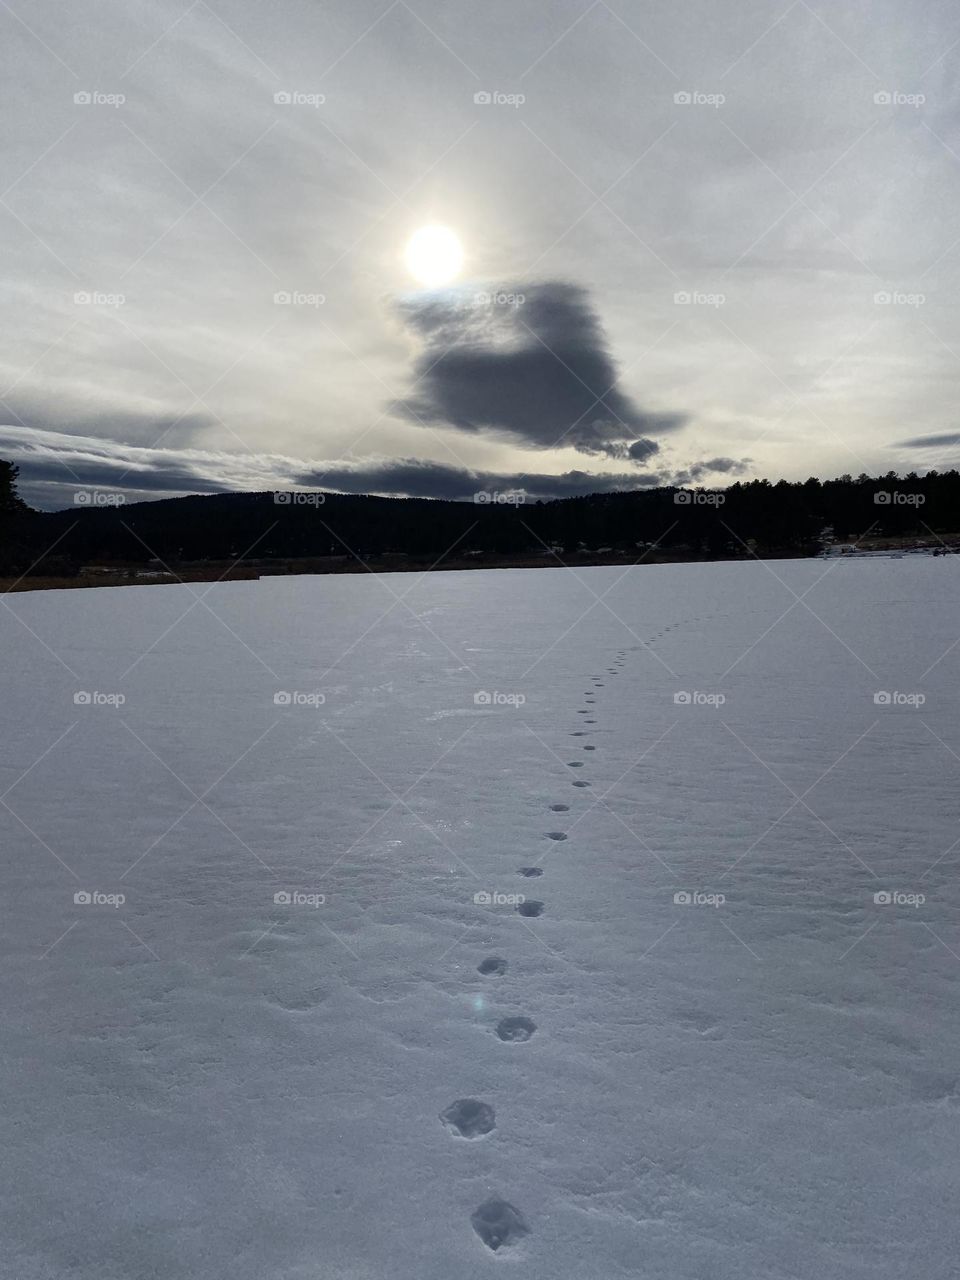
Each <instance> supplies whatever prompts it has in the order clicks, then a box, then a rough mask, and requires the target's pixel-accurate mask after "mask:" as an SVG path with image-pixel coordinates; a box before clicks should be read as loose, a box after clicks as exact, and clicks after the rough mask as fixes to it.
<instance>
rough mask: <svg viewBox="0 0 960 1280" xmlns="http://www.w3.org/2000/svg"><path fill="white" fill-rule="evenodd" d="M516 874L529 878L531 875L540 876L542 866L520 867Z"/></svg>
mask: <svg viewBox="0 0 960 1280" xmlns="http://www.w3.org/2000/svg"><path fill="white" fill-rule="evenodd" d="M517 874H518V875H521V876H526V877H527V879H528V880H529V879H530V878H531V877H532V876H542V875H543V867H521V868H520V870H519V872H518V873H517Z"/></svg>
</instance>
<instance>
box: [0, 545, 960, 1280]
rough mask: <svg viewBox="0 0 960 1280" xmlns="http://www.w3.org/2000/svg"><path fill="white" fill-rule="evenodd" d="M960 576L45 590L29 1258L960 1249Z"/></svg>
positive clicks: (316, 1267)
mask: <svg viewBox="0 0 960 1280" xmlns="http://www.w3.org/2000/svg"><path fill="white" fill-rule="evenodd" d="M958 574H960V562H954V560H953V559H952V558H945V559H930V558H923V559H903V560H874V561H870V560H858V561H856V562H854V563H842V562H839V561H836V562H830V563H824V562H813V561H791V562H769V563H763V564H761V563H748V564H711V565H681V566H675V567H646V566H641V567H638V568H635V569H631V570H628V571H626V572H624V571H623V570H621V569H619V568H593V569H585V570H580V571H577V572H576V573H574V572H568V571H565V570H560V569H553V570H542V571H541V570H536V571H533V570H526V571H502V572H492V571H491V572H476V573H437V574H431V575H430V576H428V577H425V578H417V577H416V576H413V575H390V576H386V577H382V578H375V577H372V576H350V577H320V578H304V577H301V578H283V579H272V580H264V581H262V582H259V583H255V582H251V583H236V584H229V585H227V584H224V585H217V586H214V587H212V588H208V587H207V586H205V585H197V586H194V587H180V586H166V587H142V588H141V587H129V588H123V589H101V590H96V591H76V592H48V593H37V594H27V595H15V596H7V597H5V598H4V606H5V607H4V608H3V609H0V641H2V647H3V648H2V651H3V654H4V661H3V664H2V677H0V679H2V689H0V696H2V700H3V707H4V719H5V724H6V732H5V734H4V736H3V740H2V744H0V792H3V793H4V794H3V800H2V804H3V807H2V808H0V830H2V837H3V852H4V860H3V876H4V883H3V893H2V896H0V911H2V931H0V944H2V949H3V964H2V968H0V984H2V997H3V1010H4V1014H3V1034H2V1038H0V1044H2V1050H0V1073H2V1074H0V1078H2V1085H3V1097H4V1103H3V1107H2V1110H0V1123H2V1138H3V1153H4V1158H3V1161H2V1185H3V1197H2V1198H3V1208H2V1215H3V1216H2V1222H3V1228H2V1230H3V1240H2V1252H0V1257H2V1261H0V1273H2V1275H3V1276H9V1277H11V1278H13V1277H16V1280H64V1278H65V1277H69V1278H70V1280H180V1278H181V1277H183V1278H187V1277H189V1278H190V1280H274V1278H276V1280H281V1278H282V1280H340V1278H342V1277H343V1278H345V1277H349V1278H350V1280H384V1278H389V1280H393V1278H396V1280H475V1278H479V1277H487V1276H490V1275H491V1274H493V1269H494V1268H496V1267H502V1266H507V1267H508V1268H510V1269H511V1271H510V1273H511V1274H517V1275H520V1274H522V1275H524V1276H528V1277H533V1278H536V1280H541V1278H542V1280H568V1278H569V1280H619V1278H620V1277H650V1278H651V1280H652V1278H654V1277H655V1278H657V1280H694V1278H696V1280H707V1278H709V1280H753V1278H754V1277H756V1278H757V1280H781V1278H786V1277H790V1278H793V1277H803V1278H804V1280H835V1278H841V1277H842V1278H843V1280H888V1278H889V1280H904V1277H917V1278H918V1280H946V1278H947V1277H952V1276H954V1275H955V1274H956V1265H957V1264H956V1256H957V1250H958V1243H960V1241H958V1231H957V1225H956V1224H957V1221H958V1214H957V1204H958V1199H960V1160H958V1151H960V1123H958V1122H960V890H958V885H957V869H958V865H960V843H958V837H960V826H958V819H960V786H958V781H960V717H958V679H957V675H958V662H960V643H958V637H960V605H958V598H960V597H958V588H960V577H958ZM15 615H16V616H15ZM84 695H85V696H84ZM117 695H120V696H117ZM278 695H279V697H278ZM318 695H322V696H318ZM478 695H480V696H479V698H478ZM884 695H886V698H884ZM78 696H79V701H76V700H75V699H77V698H78ZM120 697H122V699H123V701H122V702H121V701H120ZM921 697H922V699H923V701H922V702H921ZM878 698H879V701H878ZM678 699H679V700H678ZM561 836H562V837H563V838H562V839H560V838H558V837H561ZM521 868H525V869H527V870H528V871H536V872H541V873H542V874H539V875H533V874H526V875H525V874H522V872H521ZM478 894H479V895H483V894H488V895H490V897H491V899H492V900H491V901H490V902H489V903H487V902H485V901H484V900H483V898H482V896H481V898H480V899H479V900H475V895H478ZM518 894H522V895H524V897H525V899H526V900H525V902H524V903H523V908H524V911H525V912H527V914H521V912H520V911H518V910H517V903H516V901H515V897H516V895H518ZM76 895H80V897H79V899H78V900H75V898H76ZM84 895H88V896H89V897H90V898H91V899H92V900H91V901H84V900H83V896H84ZM121 895H122V897H123V901H120V896H121ZM278 895H280V896H279V897H278ZM284 895H287V897H286V898H285V897H284ZM684 895H686V899H688V900H685V897H684ZM877 895H880V897H879V899H878V898H877ZM884 895H886V897H887V898H888V899H890V900H889V901H885V900H884ZM321 896H322V899H323V900H322V901H321ZM539 904H542V906H540V905H539ZM485 962H486V963H485ZM483 970H487V972H484V971H483ZM458 1103H469V1104H471V1105H460V1106H458V1105H456V1104H458ZM474 1103H478V1104H483V1105H479V1106H478V1105H472V1104H474ZM441 1117H443V1118H441ZM461 1129H462V1130H463V1134H461V1132H460V1130H461ZM464 1135H466V1136H464ZM491 1202H492V1203H491ZM499 1202H502V1203H499ZM478 1211H479V1212H478ZM484 1237H485V1238H486V1243H485V1240H484ZM492 1245H499V1246H500V1247H499V1248H497V1249H496V1250H494V1249H493V1248H492V1247H491V1246H492ZM514 1268H515V1270H513V1269H514Z"/></svg>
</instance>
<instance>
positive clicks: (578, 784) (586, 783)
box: [570, 782, 593, 787]
mask: <svg viewBox="0 0 960 1280" xmlns="http://www.w3.org/2000/svg"><path fill="white" fill-rule="evenodd" d="M570 785H571V787H589V786H592V785H593V784H592V783H590V782H571V783H570Z"/></svg>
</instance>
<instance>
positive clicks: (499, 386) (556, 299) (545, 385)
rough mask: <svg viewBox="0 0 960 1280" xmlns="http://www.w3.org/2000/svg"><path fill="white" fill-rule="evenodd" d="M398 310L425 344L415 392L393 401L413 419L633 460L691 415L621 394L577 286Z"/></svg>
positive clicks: (496, 292) (422, 299)
mask: <svg viewBox="0 0 960 1280" xmlns="http://www.w3.org/2000/svg"><path fill="white" fill-rule="evenodd" d="M396 306H397V308H398V310H399V312H400V315H401V317H402V319H403V322H404V324H405V325H406V327H407V328H408V329H409V330H410V331H411V332H413V333H414V334H415V335H416V336H417V338H418V339H419V341H420V342H421V343H422V344H423V350H422V352H421V354H420V356H419V357H418V359H417V362H416V366H415V372H416V375H417V376H416V386H417V391H416V394H415V395H413V396H411V397H409V398H408V399H406V400H403V401H400V402H398V403H397V404H396V405H395V408H396V410H397V412H399V413H401V414H402V415H403V416H405V417H407V418H409V419H411V420H412V421H415V422H416V421H418V422H421V423H427V424H431V425H432V424H436V423H443V424H445V425H449V426H454V427H457V428H458V429H459V430H461V431H466V432H471V433H479V432H485V431H488V432H493V433H495V434H498V435H501V436H504V437H507V438H509V439H511V440H515V441H519V442H521V443H522V444H524V445H527V446H529V447H533V448H535V449H551V448H557V447H565V446H566V447H569V446H572V447H573V448H575V449H578V450H579V451H580V452H581V453H586V454H592V455H596V456H601V455H602V456H607V457H613V458H620V459H623V460H624V461H628V462H639V461H643V460H644V459H646V458H648V457H650V456H651V455H652V454H654V453H656V452H657V450H658V448H659V446H658V445H657V444H656V442H655V441H654V440H651V439H649V438H648V437H649V436H650V435H656V434H662V433H664V432H668V431H673V430H675V429H676V428H677V427H680V426H682V425H683V423H684V422H685V421H686V416H685V415H684V414H679V413H655V412H650V411H647V410H645V409H642V408H641V407H640V406H639V405H637V404H635V403H634V402H633V400H632V399H631V398H630V397H629V396H628V395H626V394H625V393H624V392H623V391H621V390H620V388H619V386H618V374H617V369H616V365H615V364H614V361H613V358H612V357H611V355H610V351H609V348H608V344H607V340H606V335H605V334H604V331H603V326H602V324H601V322H600V319H599V317H598V315H597V314H596V312H595V311H594V309H593V307H592V306H591V304H590V300H589V296H588V294H587V291H586V290H585V289H583V288H581V287H580V286H578V285H574V284H569V283H564V282H562V281H552V282H547V283H544V284H536V285H526V286H521V285H516V286H500V287H499V288H495V289H491V290H489V291H485V292H483V293H478V292H469V291H466V290H462V289H460V290H444V291H443V292H439V293H427V294H416V295H412V296H407V297H404V298H402V299H400V300H399V301H398V302H397V303H396ZM638 436H639V437H641V438H640V439H637V438H636V437H638Z"/></svg>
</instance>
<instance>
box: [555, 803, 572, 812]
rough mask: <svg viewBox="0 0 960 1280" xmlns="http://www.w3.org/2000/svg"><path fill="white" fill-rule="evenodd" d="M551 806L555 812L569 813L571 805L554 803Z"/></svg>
mask: <svg viewBox="0 0 960 1280" xmlns="http://www.w3.org/2000/svg"><path fill="white" fill-rule="evenodd" d="M550 808H551V809H552V810H553V812H554V813H568V812H569V810H570V806H569V805H568V804H552V805H551V806H550Z"/></svg>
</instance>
